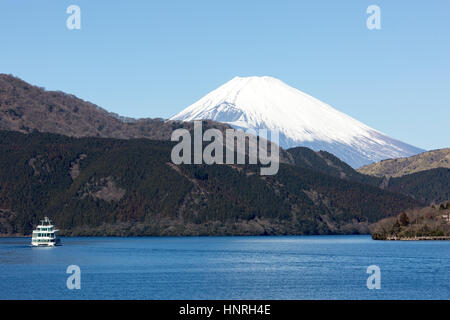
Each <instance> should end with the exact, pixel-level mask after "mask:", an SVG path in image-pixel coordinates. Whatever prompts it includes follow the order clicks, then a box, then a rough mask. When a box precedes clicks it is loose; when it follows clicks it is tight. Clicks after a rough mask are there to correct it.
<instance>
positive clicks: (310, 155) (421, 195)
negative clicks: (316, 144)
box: [287, 147, 450, 205]
mask: <svg viewBox="0 0 450 320" xmlns="http://www.w3.org/2000/svg"><path fill="white" fill-rule="evenodd" d="M287 152H288V153H289V154H291V156H292V159H293V161H292V162H293V163H294V164H295V165H296V166H300V167H302V168H309V169H311V170H315V171H319V172H322V173H324V174H328V175H331V176H334V177H337V178H341V179H344V180H348V181H352V182H358V183H363V184H369V185H372V186H376V187H379V188H381V189H384V190H389V191H392V192H396V193H402V194H405V195H407V196H409V197H411V198H413V199H416V200H418V201H420V202H421V203H423V204H424V205H432V204H438V203H440V202H442V201H445V200H447V199H450V169H448V168H434V169H430V170H424V171H419V172H415V173H412V174H407V175H403V176H399V177H390V176H387V177H376V176H371V175H366V174H362V173H360V172H358V171H356V170H354V169H353V168H352V167H350V166H349V165H347V164H346V163H345V162H343V161H341V160H340V159H339V158H337V157H336V156H334V155H332V154H331V153H328V152H326V151H319V152H315V151H313V150H311V149H308V148H304V147H298V148H292V149H288V150H287ZM441 160H442V157H441Z"/></svg>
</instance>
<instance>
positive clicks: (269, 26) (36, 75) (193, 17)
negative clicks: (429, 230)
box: [0, 0, 450, 149]
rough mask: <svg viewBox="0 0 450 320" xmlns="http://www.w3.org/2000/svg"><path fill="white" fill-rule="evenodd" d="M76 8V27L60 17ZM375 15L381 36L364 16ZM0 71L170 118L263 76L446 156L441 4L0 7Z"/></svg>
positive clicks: (446, 66)
mask: <svg viewBox="0 0 450 320" xmlns="http://www.w3.org/2000/svg"><path fill="white" fill-rule="evenodd" d="M71 4H75V5H78V6H80V8H81V30H69V29H67V27H66V19H67V17H68V16H69V14H67V13H66V9H67V7H68V6H69V5H71ZM372 4H376V5H378V6H379V7H380V8H381V30H368V29H367V27H366V19H367V17H368V16H369V15H368V14H367V13H366V9H367V7H368V6H369V5H372ZM0 72H1V73H11V74H13V75H16V76H18V77H20V78H22V79H24V80H25V81H27V82H30V83H32V84H35V85H39V86H42V87H45V88H47V89H49V90H61V91H65V92H68V93H72V94H75V95H77V96H78V97H80V98H82V99H84V100H88V101H91V102H93V103H96V104H98V105H100V106H102V107H103V108H105V109H107V110H108V111H112V112H116V113H119V114H121V115H124V116H130V117H152V118H154V117H161V118H168V117H170V116H171V115H174V114H175V113H177V112H179V111H180V110H182V109H183V108H185V107H187V106H188V105H190V104H192V103H193V102H195V101H196V100H198V99H200V98H201V97H202V96H204V95H205V94H206V93H208V92H209V91H211V90H213V89H215V88H217V87H218V86H220V85H222V84H223V83H225V82H227V81H229V80H231V79H232V78H233V77H235V76H252V75H260V76H262V75H268V76H273V77H276V78H279V79H280V80H282V81H284V82H286V83H287V84H289V85H291V86H293V87H295V88H297V89H299V90H301V91H304V92H306V93H308V94H311V95H312V96H314V97H316V98H318V99H320V100H322V101H324V102H326V103H328V104H330V105H331V106H333V107H334V108H336V109H338V110H340V111H342V112H344V113H347V114H348V115H350V116H352V117H354V118H356V119H358V120H360V121H362V122H364V123H366V124H367V125H369V126H371V127H373V128H375V129H377V130H380V131H382V132H384V133H387V134H388V135H390V136H391V137H393V138H396V139H399V140H402V141H404V142H407V143H410V144H413V145H415V146H418V147H422V148H424V149H436V148H443V147H450V1H448V0H430V1H406V0H395V1H392V0H387V1H384V0H370V1H365V0H353V1H352V0H345V1H344V0H342V1H336V0H327V1H324V0H314V1H313V0H310V1H300V0H294V1H283V0H277V1H263V0H226V1H224V0H221V1H216V0H191V1H188V0H179V1H173V0H164V1H163V0H160V1H152V0H147V1H132V0H130V1H112V0H110V1H101V0H84V1H80V0H71V1H66V0H53V1H47V0H29V1H24V0H2V1H1V2H0Z"/></svg>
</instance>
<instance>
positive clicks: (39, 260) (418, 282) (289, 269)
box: [0, 236, 450, 299]
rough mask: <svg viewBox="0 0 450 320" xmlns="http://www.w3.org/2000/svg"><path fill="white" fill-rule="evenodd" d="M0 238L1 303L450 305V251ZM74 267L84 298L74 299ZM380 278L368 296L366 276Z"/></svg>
mask: <svg viewBox="0 0 450 320" xmlns="http://www.w3.org/2000/svg"><path fill="white" fill-rule="evenodd" d="M29 242H30V239H29V238H0V299H449V297H450V242H449V241H447V242H446V241H418V242H412V241H373V240H372V239H371V238H370V237H369V236H283V237H162V238H157V237H155V238H153V237H149V238H93V237H87V238H62V243H63V246H61V247H56V248H32V247H30V246H29ZM69 265H78V266H79V267H80V269H81V289H80V290H69V289H68V288H67V286H66V280H67V278H68V277H69V276H70V275H69V274H66V269H67V267H68V266H69ZM370 265H377V266H379V267H380V269H381V289H379V290H376V289H374V290H369V289H368V288H367V285H366V281H367V278H368V277H369V276H370V275H369V274H367V273H366V271H367V267H368V266H370Z"/></svg>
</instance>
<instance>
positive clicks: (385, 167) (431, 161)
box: [358, 148, 450, 177]
mask: <svg viewBox="0 0 450 320" xmlns="http://www.w3.org/2000/svg"><path fill="white" fill-rule="evenodd" d="M435 168H450V148H447V149H439V150H432V151H427V152H423V153H421V154H418V155H415V156H412V157H408V158H399V159H389V160H384V161H380V162H377V163H374V164H370V165H367V166H364V167H361V168H359V169H358V172H360V173H363V174H368V175H372V176H376V177H384V176H392V177H401V176H404V175H407V174H411V173H416V172H420V171H425V170H429V169H435Z"/></svg>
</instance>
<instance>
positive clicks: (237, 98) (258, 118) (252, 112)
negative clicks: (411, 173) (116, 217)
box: [170, 77, 424, 168]
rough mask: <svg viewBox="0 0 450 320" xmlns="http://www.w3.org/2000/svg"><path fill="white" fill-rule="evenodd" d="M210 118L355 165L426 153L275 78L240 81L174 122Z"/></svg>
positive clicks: (233, 80) (204, 100)
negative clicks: (263, 132) (265, 132)
mask: <svg viewBox="0 0 450 320" xmlns="http://www.w3.org/2000/svg"><path fill="white" fill-rule="evenodd" d="M202 119H210V120H215V121H218V122H223V123H227V124H229V125H231V126H233V127H235V128H239V129H244V130H245V129H248V128H251V129H254V130H258V129H267V130H271V131H273V130H278V131H279V135H280V146H281V147H283V148H285V149H288V148H292V147H297V146H305V147H309V148H311V149H313V150H316V151H317V150H325V151H328V152H331V153H333V154H334V155H336V156H337V157H339V158H340V159H342V160H343V161H345V162H347V163H348V164H350V165H351V166H353V167H355V168H357V167H361V166H363V165H366V164H369V163H372V162H376V161H380V160H383V159H388V158H398V157H406V156H411V155H415V154H418V153H421V152H423V151H424V150H422V149H419V148H416V147H414V146H411V145H408V144H406V143H403V142H401V141H398V140H395V139H392V138H389V137H388V136H386V135H385V134H383V133H381V132H379V131H377V130H375V129H372V128H370V127H368V126H367V125H365V124H363V123H361V122H359V121H357V120H355V119H353V118H351V117H350V116H348V115H346V114H344V113H342V112H340V111H338V110H336V109H334V108H332V107H331V106H329V105H328V104H326V103H323V102H321V101H320V100H317V99H316V98H314V97H312V96H310V95H307V94H305V93H303V92H301V91H299V90H297V89H295V88H293V87H290V86H288V85H287V84H285V83H284V82H282V81H280V80H278V79H275V78H272V77H245V78H241V77H235V78H234V79H232V80H231V81H229V82H227V83H225V84H224V85H222V86H221V87H219V88H218V89H216V90H214V91H212V92H210V93H209V94H207V95H206V96H205V97H203V98H202V99H200V100H198V101H197V102H195V103H194V104H192V105H191V106H189V107H187V108H186V109H184V110H183V111H181V112H180V113H178V114H177V115H175V116H173V117H172V118H170V120H183V121H192V120H202Z"/></svg>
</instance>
